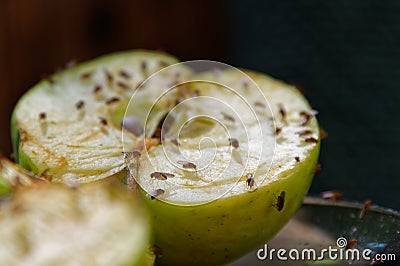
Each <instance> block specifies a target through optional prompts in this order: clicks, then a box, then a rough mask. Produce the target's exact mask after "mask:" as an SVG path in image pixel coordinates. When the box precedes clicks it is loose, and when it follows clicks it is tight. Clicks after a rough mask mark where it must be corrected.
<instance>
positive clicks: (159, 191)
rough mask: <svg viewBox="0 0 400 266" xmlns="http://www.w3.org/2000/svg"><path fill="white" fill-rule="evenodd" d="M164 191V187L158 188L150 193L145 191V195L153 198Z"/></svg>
mask: <svg viewBox="0 0 400 266" xmlns="http://www.w3.org/2000/svg"><path fill="white" fill-rule="evenodd" d="M164 193H165V190H164V189H161V188H158V189H156V190H154V191H153V192H152V193H151V194H150V193H147V194H146V196H150V198H151V199H152V200H153V199H155V198H157V197H158V196H161V195H162V194H164Z"/></svg>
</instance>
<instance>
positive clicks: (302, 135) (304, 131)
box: [297, 129, 313, 137]
mask: <svg viewBox="0 0 400 266" xmlns="http://www.w3.org/2000/svg"><path fill="white" fill-rule="evenodd" d="M312 133H313V132H312V131H311V130H308V129H307V130H303V131H300V132H297V134H299V136H300V137H304V136H307V135H311V134H312Z"/></svg>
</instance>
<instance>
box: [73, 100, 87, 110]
mask: <svg viewBox="0 0 400 266" xmlns="http://www.w3.org/2000/svg"><path fill="white" fill-rule="evenodd" d="M84 106H85V102H84V101H82V100H80V101H78V102H77V103H76V104H75V107H76V109H78V110H81V109H82V108H83V107H84Z"/></svg>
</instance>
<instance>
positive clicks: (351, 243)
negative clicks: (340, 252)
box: [346, 238, 357, 249]
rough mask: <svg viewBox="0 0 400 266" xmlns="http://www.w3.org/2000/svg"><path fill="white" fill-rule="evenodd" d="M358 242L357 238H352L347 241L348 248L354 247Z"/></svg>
mask: <svg viewBox="0 0 400 266" xmlns="http://www.w3.org/2000/svg"><path fill="white" fill-rule="evenodd" d="M356 244H357V240H356V239H354V238H352V239H350V240H349V242H347V245H346V249H352V248H353V247H354V246H355V245H356Z"/></svg>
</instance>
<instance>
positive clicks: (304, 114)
mask: <svg viewBox="0 0 400 266" xmlns="http://www.w3.org/2000/svg"><path fill="white" fill-rule="evenodd" d="M316 114H318V111H317V110H310V111H301V112H300V116H301V117H302V118H303V119H302V120H301V122H300V125H301V126H305V125H306V124H307V123H308V121H310V119H311V118H312V117H313V116H315V115H316Z"/></svg>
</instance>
